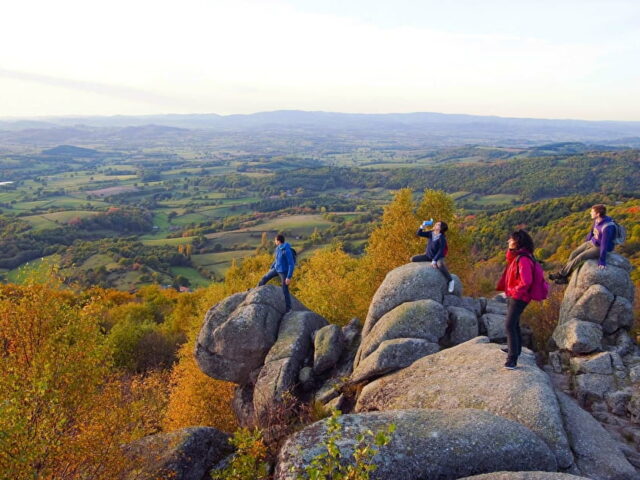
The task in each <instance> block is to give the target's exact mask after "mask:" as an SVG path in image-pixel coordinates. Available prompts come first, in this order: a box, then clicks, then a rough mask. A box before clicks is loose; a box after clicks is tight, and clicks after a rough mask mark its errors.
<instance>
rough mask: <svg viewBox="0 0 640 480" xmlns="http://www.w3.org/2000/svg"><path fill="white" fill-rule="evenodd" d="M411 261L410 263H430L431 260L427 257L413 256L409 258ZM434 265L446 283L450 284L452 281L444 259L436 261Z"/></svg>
mask: <svg viewBox="0 0 640 480" xmlns="http://www.w3.org/2000/svg"><path fill="white" fill-rule="evenodd" d="M411 261H412V262H430V261H432V259H431V258H430V257H428V256H427V255H414V256H413V257H411ZM436 265H437V267H438V270H440V273H442V275H444V278H446V279H447V282H450V281H451V280H452V279H451V274H450V273H449V270H448V269H447V265H446V264H445V263H444V258H441V259H440V260H436Z"/></svg>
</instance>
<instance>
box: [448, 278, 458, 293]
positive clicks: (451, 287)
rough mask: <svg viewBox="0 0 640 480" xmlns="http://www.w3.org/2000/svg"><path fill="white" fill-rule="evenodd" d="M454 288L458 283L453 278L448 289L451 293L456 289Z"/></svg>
mask: <svg viewBox="0 0 640 480" xmlns="http://www.w3.org/2000/svg"><path fill="white" fill-rule="evenodd" d="M454 288H456V284H455V283H454V281H453V280H451V281H450V282H449V286H448V288H447V291H448V292H449V293H453V289H454Z"/></svg>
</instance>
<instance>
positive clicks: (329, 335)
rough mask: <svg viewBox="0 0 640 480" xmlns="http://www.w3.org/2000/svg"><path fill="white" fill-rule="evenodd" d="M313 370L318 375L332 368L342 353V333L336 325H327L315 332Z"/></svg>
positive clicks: (343, 340) (343, 343)
mask: <svg viewBox="0 0 640 480" xmlns="http://www.w3.org/2000/svg"><path fill="white" fill-rule="evenodd" d="M313 345H314V348H313V352H314V353H313V355H314V357H313V372H314V373H315V374H316V375H320V374H322V373H324V372H326V371H327V370H330V369H332V368H333V367H334V366H335V365H336V363H338V360H339V359H340V355H342V350H343V349H344V345H345V338H344V334H343V333H342V329H341V328H340V327H339V326H338V325H327V326H326V327H322V328H321V329H320V330H318V331H317V332H316V335H315V337H314V340H313Z"/></svg>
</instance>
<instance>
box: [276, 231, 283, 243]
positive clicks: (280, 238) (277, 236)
mask: <svg viewBox="0 0 640 480" xmlns="http://www.w3.org/2000/svg"><path fill="white" fill-rule="evenodd" d="M276 240H277V241H279V242H280V243H284V235H282V234H281V233H279V234H278V235H276Z"/></svg>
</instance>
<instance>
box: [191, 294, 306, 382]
mask: <svg viewBox="0 0 640 480" xmlns="http://www.w3.org/2000/svg"><path fill="white" fill-rule="evenodd" d="M292 305H293V309H294V310H303V309H304V306H303V305H302V304H300V302H298V301H297V300H295V299H293V301H292ZM284 312H285V304H284V298H283V295H282V290H281V289H280V288H278V287H276V286H274V285H266V286H264V287H258V288H254V289H252V290H250V291H249V292H242V293H236V294H235V295H231V296H230V297H227V298H226V299H224V300H222V301H221V302H220V303H218V304H216V305H215V306H214V307H212V308H211V309H210V310H209V311H208V312H207V314H206V316H205V319H204V324H203V325H202V328H201V329H200V334H199V335H198V339H197V342H196V349H195V355H196V360H197V362H198V365H199V367H200V369H201V370H202V371H203V372H204V373H206V374H207V375H209V376H210V377H213V378H217V379H219V380H226V381H229V382H234V383H239V384H244V383H247V382H248V381H249V380H250V375H251V372H253V371H254V370H256V369H257V368H259V367H261V366H262V364H263V363H264V359H265V357H266V355H267V353H268V352H269V350H270V349H271V347H272V346H273V344H274V343H275V341H276V338H277V335H278V329H279V327H280V320H281V319H282V316H283V314H284Z"/></svg>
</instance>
